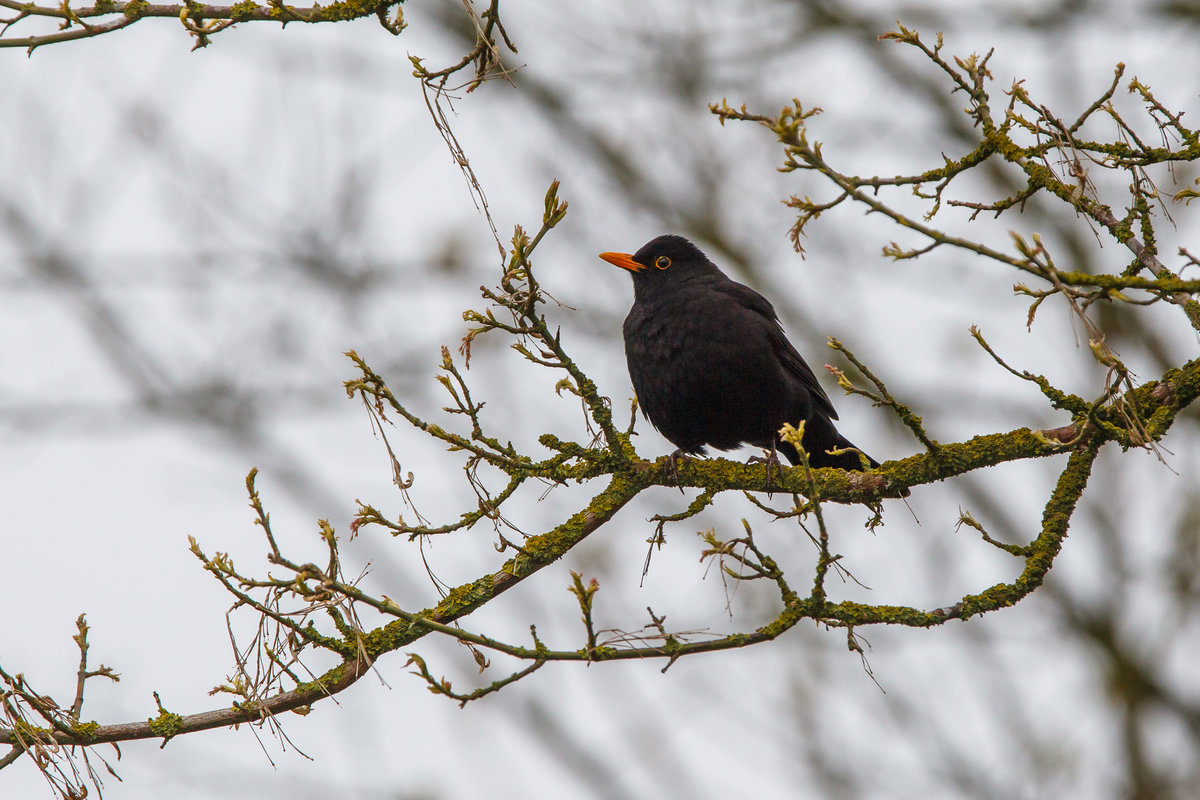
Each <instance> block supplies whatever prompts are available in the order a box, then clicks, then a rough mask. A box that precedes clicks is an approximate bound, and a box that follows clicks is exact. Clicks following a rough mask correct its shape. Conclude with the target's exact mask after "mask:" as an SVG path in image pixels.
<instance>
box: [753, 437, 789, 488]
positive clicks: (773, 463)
mask: <svg viewBox="0 0 1200 800" xmlns="http://www.w3.org/2000/svg"><path fill="white" fill-rule="evenodd" d="M746 463H747V464H760V463H761V464H765V465H766V467H767V497H770V496H771V494H772V492H773V490H774V486H773V485H772V484H771V468H772V467H774V468H775V474H776V475H778V476H779V477H780V479H781V480H782V478H783V465H782V464H780V463H779V451H778V450H776V449H775V444H774V443H772V444H771V446H770V448H768V449H767V456H766V458H764V457H762V456H750V458H749V459H748V460H747V462H746Z"/></svg>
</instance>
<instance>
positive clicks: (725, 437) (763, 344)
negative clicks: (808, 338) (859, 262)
mask: <svg viewBox="0 0 1200 800" xmlns="http://www.w3.org/2000/svg"><path fill="white" fill-rule="evenodd" d="M600 258H602V259H604V260H605V261H607V262H609V263H610V264H614V265H616V266H618V267H621V268H622V269H627V270H629V272H630V274H631V275H632V276H633V297H634V299H633V308H632V309H630V311H629V316H628V317H626V318H625V325H624V333H625V358H626V360H627V361H628V363H629V377H630V379H631V380H632V381H633V390H634V392H636V393H637V399H638V403H639V404H640V405H641V408H642V413H644V414H645V415H646V417H647V418H648V419H649V420H650V422H651V423H652V424H653V425H654V427H655V428H657V429H658V430H659V431H660V432H661V433H662V435H663V436H665V437H666V438H667V439H669V440H670V441H671V443H672V444H674V445H675V446H676V447H677V448H679V449H678V450H677V451H676V453H675V455H679V454H680V453H688V454H700V453H703V452H704V446H705V445H709V446H711V447H715V448H717V449H718V450H729V449H732V448H734V447H737V446H739V445H742V444H751V445H755V446H757V447H762V448H765V449H768V450H772V451H774V450H778V451H779V452H781V453H783V454H784V455H785V456H786V457H787V459H788V461H790V462H791V463H793V464H796V463H798V462H799V461H800V454H799V453H798V452H797V451H796V448H795V447H793V446H792V445H790V444H788V443H787V442H785V441H783V440H782V439H780V438H779V429H780V427H782V426H783V424H784V423H785V422H790V423H791V424H792V425H799V424H800V422H801V421H803V422H804V423H805V426H804V438H803V439H802V440H801V442H802V444H803V445H804V449H805V450H806V451H807V452H808V462H809V464H810V465H812V466H813V467H839V468H841V469H849V470H861V469H862V468H863V462H862V459H861V458H860V457H859V455H858V453H857V452H846V453H840V454H834V453H830V452H829V450H831V449H835V448H837V449H841V448H854V445H852V444H851V443H850V442H849V441H847V440H846V438H845V437H843V436H842V435H841V434H839V433H838V432H837V429H836V428H834V426H833V420H835V419H837V418H838V415H837V412H836V411H834V410H833V404H832V403H831V402H829V397H828V395H826V394H825V392H824V390H822V389H821V385H820V384H819V383H818V382H817V376H816V375H814V374H813V371H812V369H810V368H809V366H808V364H806V363H805V362H804V359H803V358H801V357H800V354H799V353H797V352H796V348H794V347H792V344H791V342H789V341H788V340H787V336H786V335H784V332H783V326H782V325H781V324H780V322H779V317H777V316H776V315H775V309H774V308H773V307H772V306H771V304H770V302H768V301H767V299H766V298H765V297H763V296H762V295H761V294H759V293H758V292H756V291H754V290H753V289H751V288H750V287H748V286H743V285H742V284H740V283H738V282H737V281H734V280H731V279H730V278H729V277H727V276H726V275H725V273H723V272H721V270H720V269H718V268H717V265H716V264H714V263H712V262H711V261H709V260H708V258H707V257H705V255H704V253H702V252H700V249H699V248H698V247H696V246H695V245H694V244H692V243H691V242H689V241H688V240H687V239H685V238H683V237H682V236H674V235H667V236H659V237H658V238H656V239H652V240H651V241H649V242H648V243H646V245H645V246H643V247H642V249H640V250H638V251H637V252H636V253H634V254H633V255H629V254H628V253H601V254H600ZM867 463H868V464H870V466H871V467H877V466H879V463H878V462H877V461H875V459H873V458H870V457H869V456H868V457H867Z"/></svg>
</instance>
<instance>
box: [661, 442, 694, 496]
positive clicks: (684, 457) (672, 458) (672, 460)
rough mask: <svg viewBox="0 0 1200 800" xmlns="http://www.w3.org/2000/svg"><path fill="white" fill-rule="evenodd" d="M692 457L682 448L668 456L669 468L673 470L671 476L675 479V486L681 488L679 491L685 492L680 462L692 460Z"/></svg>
mask: <svg viewBox="0 0 1200 800" xmlns="http://www.w3.org/2000/svg"><path fill="white" fill-rule="evenodd" d="M691 460H692V457H691V456H689V455H688V454H687V453H685V452H683V450H682V449H679V450H676V451H675V452H674V453H671V455H669V456H667V468H668V469H670V470H671V477H673V478H674V479H675V486H676V487H677V488H678V489H679V493H680V494H683V493H684V492H683V482H682V481H680V480H679V462H680V461H691Z"/></svg>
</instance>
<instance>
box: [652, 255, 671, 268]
mask: <svg viewBox="0 0 1200 800" xmlns="http://www.w3.org/2000/svg"><path fill="white" fill-rule="evenodd" d="M654 266H656V267H658V268H659V269H666V268H667V267H669V266H671V259H669V258H667V257H666V256H659V257H658V258H656V259H654Z"/></svg>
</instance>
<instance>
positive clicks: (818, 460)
mask: <svg viewBox="0 0 1200 800" xmlns="http://www.w3.org/2000/svg"><path fill="white" fill-rule="evenodd" d="M802 444H803V445H804V449H805V451H806V452H807V453H808V464H809V466H811V467H813V468H817V469H819V468H821V467H837V468H838V469H848V470H854V471H855V472H861V471H862V469H863V457H865V458H866V461H867V466H868V467H869V468H870V469H875V468H876V467H878V466H879V462H878V461H876V460H875V459H873V458H871V457H870V456H868V455H867V454H866V453H862V451H861V450H859V449H858V448H857V447H855V446H854V444H852V443H851V442H850V440H849V439H847V438H846V437H845V436H842V435H841V434H840V433H838V432H837V429H836V428H834V427H833V423H832V422H830V421H829V420H822V419H810V420H809V421H808V422H807V423H806V424H805V426H804V439H803V440H802ZM776 446H777V447H778V448H779V452H781V453H783V454H784V456H786V457H787V460H788V461H790V462H791V463H792V464H799V463H800V453H799V452H797V451H796V448H795V447H792V446H791V445H790V444H788V443H787V442H785V441H782V440H779V441H778V442H777V443H776ZM830 450H846V451H847V452H845V453H830V452H829V451H830ZM859 453H862V455H861V456H860V455H859Z"/></svg>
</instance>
